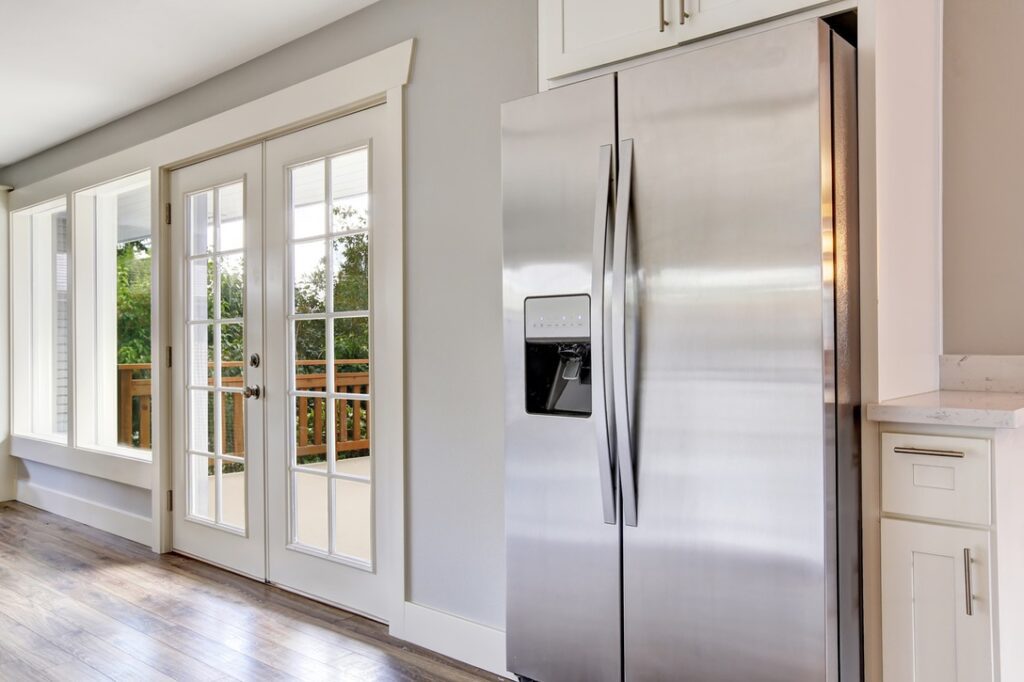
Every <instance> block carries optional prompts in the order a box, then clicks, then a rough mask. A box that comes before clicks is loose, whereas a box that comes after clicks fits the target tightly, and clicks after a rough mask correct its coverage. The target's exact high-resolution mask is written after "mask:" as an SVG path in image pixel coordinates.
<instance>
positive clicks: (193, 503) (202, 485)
mask: <svg viewBox="0 0 1024 682" xmlns="http://www.w3.org/2000/svg"><path fill="white" fill-rule="evenodd" d="M189 465H190V466H189V474H188V485H189V490H190V497H189V500H190V501H189V513H190V514H191V515H192V516H198V517H199V518H202V519H206V520H208V521H215V520H216V513H217V512H216V509H217V485H216V477H215V475H214V471H215V467H216V460H215V459H214V458H212V457H205V456H200V455H190V456H189Z"/></svg>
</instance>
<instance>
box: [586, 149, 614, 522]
mask: <svg viewBox="0 0 1024 682" xmlns="http://www.w3.org/2000/svg"><path fill="white" fill-rule="evenodd" d="M595 195H596V198H595V204H594V269H593V283H592V286H591V293H592V296H591V297H590V320H591V322H590V324H591V328H592V331H591V358H590V364H591V370H590V373H591V381H592V382H593V387H594V403H595V404H594V428H595V429H596V434H595V436H596V439H597V467H598V471H599V473H600V476H601V507H602V510H603V513H604V522H605V523H610V524H615V523H617V519H616V510H615V498H616V494H615V492H616V491H615V467H614V463H613V461H612V449H611V436H610V434H611V422H610V420H609V416H608V413H609V411H610V405H609V400H608V398H609V396H610V395H611V392H610V391H609V390H608V376H609V372H608V366H609V360H610V359H611V358H610V354H609V353H608V352H607V350H606V346H605V339H606V338H607V330H608V326H609V325H608V320H609V319H610V317H611V311H610V308H609V306H610V305H611V301H610V299H609V298H608V296H607V295H605V292H606V291H607V284H606V282H605V278H606V277H607V275H608V268H607V262H608V259H609V247H610V244H609V237H610V233H609V230H608V220H609V218H610V217H611V215H610V214H611V202H612V145H610V144H606V145H602V146H601V149H600V152H599V154H598V169H597V192H596V193H595ZM595 328H596V329H595Z"/></svg>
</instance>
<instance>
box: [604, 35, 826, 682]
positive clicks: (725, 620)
mask: <svg viewBox="0 0 1024 682" xmlns="http://www.w3.org/2000/svg"><path fill="white" fill-rule="evenodd" d="M830 41H831V32H830V30H829V29H828V28H827V26H825V24H823V23H821V22H818V21H810V22H802V23H798V24H793V25H790V26H786V27H783V28H779V29H775V30H770V31H765V32H763V33H759V34H755V35H752V36H749V37H744V38H740V39H736V40H732V41H729V42H723V43H719V44H716V45H712V46H709V47H706V48H702V49H698V50H695V51H693V52H689V53H685V54H683V55H680V56H677V57H672V58H668V59H665V60H663V61H659V62H656V63H652V64H648V65H644V66H640V67H637V68H634V69H630V70H625V71H622V72H620V74H619V99H618V103H619V138H620V149H621V148H624V145H623V143H622V142H621V141H624V140H632V147H633V162H632V171H633V177H632V183H631V194H630V196H629V200H630V211H631V221H630V223H631V232H630V235H629V240H630V244H631V251H632V255H631V260H632V261H633V263H634V265H633V267H631V268H630V270H629V272H630V277H631V278H632V279H631V282H632V283H633V284H634V285H635V291H636V292H637V296H638V299H637V302H638V304H639V305H638V306H637V308H638V318H637V320H636V336H635V338H636V339H637V341H636V343H637V344H638V351H639V352H638V353H637V356H636V357H637V368H638V369H637V371H636V372H635V376H633V377H631V381H633V382H635V386H636V387H635V389H634V390H635V391H636V393H635V395H636V401H635V404H632V405H631V406H630V408H631V409H630V414H631V417H632V429H633V432H634V436H633V437H634V439H635V450H636V453H637V455H636V462H635V470H636V489H637V500H638V502H637V520H636V526H633V527H631V526H628V525H627V526H625V527H624V528H623V584H624V585H623V590H624V592H623V609H624V614H623V622H624V646H625V649H624V658H625V663H624V665H625V679H626V680H627V681H629V682H634V681H638V680H668V679H671V680H681V681H682V680H692V681H694V682H698V681H699V682H715V681H725V680H729V681H739V680H758V682H800V681H807V682H812V681H813V682H821V681H822V680H835V679H837V677H838V668H839V666H838V661H837V659H838V633H837V630H838V625H837V620H838V608H837V598H836V590H837V586H836V582H837V581H836V566H835V564H836V555H837V550H836V534H837V533H836V523H837V517H836V482H835V462H836V442H835V404H834V403H835V366H834V363H835V352H834V348H835V313H834V305H835V300H834V291H835V288H834V283H833V267H832V264H833V253H832V250H833V224H832V186H831V185H832V158H831V156H832V155H831V142H830V136H831V123H830V117H831V111H830V100H831V95H830V89H831V85H830V80H831V77H830V74H831V69H830V47H829V46H830ZM620 156H621V157H622V158H623V159H626V157H627V155H625V154H620ZM619 174H620V178H621V177H624V175H625V173H624V172H623V170H622V169H621V168H620V171H619ZM619 196H620V198H621V197H623V196H624V195H623V193H622V190H621V189H620V194H619ZM620 210H621V208H620ZM621 227H622V226H621V225H620V224H617V225H616V230H619V229H621ZM621 456H622V455H621V453H620V457H621ZM627 498H628V495H626V493H624V494H623V500H624V504H626V503H627V502H626V500H627ZM624 513H625V510H624Z"/></svg>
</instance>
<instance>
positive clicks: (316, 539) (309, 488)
mask: <svg viewBox="0 0 1024 682" xmlns="http://www.w3.org/2000/svg"><path fill="white" fill-rule="evenodd" d="M292 480H293V482H292V486H293V487H292V499H293V500H294V503H295V517H294V519H293V520H294V527H293V530H294V533H295V541H296V542H298V543H299V544H302V545H306V546H307V547H313V548H314V549H319V550H321V551H323V552H326V551H327V549H328V546H327V537H328V535H327V533H328V528H327V525H328V524H327V477H326V476H321V475H319V474H309V473H301V472H296V473H295V474H294V476H293V479H292Z"/></svg>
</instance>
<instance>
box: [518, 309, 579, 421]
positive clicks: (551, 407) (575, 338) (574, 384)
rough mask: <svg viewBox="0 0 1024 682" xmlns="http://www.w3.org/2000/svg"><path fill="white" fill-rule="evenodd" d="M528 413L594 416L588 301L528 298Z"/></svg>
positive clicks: (526, 314) (526, 310)
mask: <svg viewBox="0 0 1024 682" xmlns="http://www.w3.org/2000/svg"><path fill="white" fill-rule="evenodd" d="M524 309H525V317H526V329H525V332H526V411H527V412H529V413H531V414H551V415H562V416H568V417H573V416H575V417H586V416H588V415H589V414H590V412H591V381H590V297H589V296H586V295H575V296H539V297H533V298H528V299H526V301H525V305H524Z"/></svg>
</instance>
